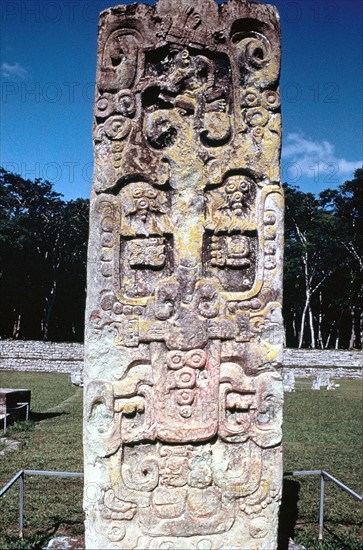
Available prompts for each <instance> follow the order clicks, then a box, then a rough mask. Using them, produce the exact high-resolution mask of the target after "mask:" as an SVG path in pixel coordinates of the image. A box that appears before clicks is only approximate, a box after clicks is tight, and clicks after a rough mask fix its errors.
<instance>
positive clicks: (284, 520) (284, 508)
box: [278, 478, 300, 550]
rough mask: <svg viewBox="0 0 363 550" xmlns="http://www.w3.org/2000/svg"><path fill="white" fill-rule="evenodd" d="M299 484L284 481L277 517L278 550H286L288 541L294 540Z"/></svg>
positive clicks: (287, 480)
mask: <svg viewBox="0 0 363 550" xmlns="http://www.w3.org/2000/svg"><path fill="white" fill-rule="evenodd" d="M299 492H300V483H299V482H298V481H294V480H292V479H286V478H285V479H284V480H283V486H282V500H281V507H280V515H279V530H278V537H279V544H278V550H287V549H288V547H289V539H290V538H291V539H294V535H295V526H296V522H297V518H298V505H297V503H298V501H299Z"/></svg>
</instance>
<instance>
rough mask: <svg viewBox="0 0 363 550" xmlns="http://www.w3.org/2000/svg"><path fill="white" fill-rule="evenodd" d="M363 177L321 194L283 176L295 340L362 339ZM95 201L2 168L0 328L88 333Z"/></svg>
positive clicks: (356, 342) (52, 335)
mask: <svg viewBox="0 0 363 550" xmlns="http://www.w3.org/2000/svg"><path fill="white" fill-rule="evenodd" d="M362 180H363V169H358V170H356V171H355V173H354V177H353V179H352V180H350V181H346V182H345V183H344V184H343V185H341V186H339V187H338V188H337V189H326V190H324V191H323V192H321V193H320V194H319V195H314V194H312V193H305V192H303V191H301V190H300V189H299V188H298V187H293V186H290V185H287V184H284V190H285V202H286V209H285V261H284V322H285V333H286V345H287V346H288V347H303V348H307V347H310V348H322V349H332V348H343V349H344V348H349V349H353V348H361V347H362V318H363V284H362V283H363V181H362ZM88 211H89V201H88V200H87V199H76V200H72V201H64V200H63V197H62V195H61V194H60V193H57V192H56V191H55V190H54V188H53V185H52V184H51V183H50V182H49V181H43V180H41V179H36V180H35V181H30V180H24V179H23V178H22V177H21V176H19V175H17V174H13V173H10V172H8V171H6V170H4V169H1V168H0V338H14V339H37V340H51V341H70V342H77V341H78V342H81V341H82V340H83V332H84V308H85V297H86V263H87V261H86V257H87V240H88Z"/></svg>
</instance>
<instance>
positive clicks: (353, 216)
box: [284, 169, 363, 348]
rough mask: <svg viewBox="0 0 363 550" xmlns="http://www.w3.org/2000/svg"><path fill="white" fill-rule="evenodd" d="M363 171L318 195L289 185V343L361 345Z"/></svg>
mask: <svg viewBox="0 0 363 550" xmlns="http://www.w3.org/2000/svg"><path fill="white" fill-rule="evenodd" d="M362 176H363V170H362V169H360V170H357V171H356V172H355V175H354V179H353V180H351V181H347V182H345V183H344V184H343V185H341V186H340V187H338V189H334V190H332V189H326V190H325V191H323V192H322V193H320V195H319V196H317V197H316V196H314V195H313V194H312V193H304V192H302V191H300V190H299V189H298V188H296V187H291V186H288V185H286V184H285V185H284V188H285V197H286V217H285V275H284V316H285V324H286V341H287V345H288V346H297V347H306V346H308V347H312V348H314V347H321V348H327V347H336V348H337V347H343V348H347V347H349V348H354V347H355V348H359V347H361V345H362V335H361V332H360V330H359V327H361V326H362V309H363V307H362V272H363V270H362V263H363V262H362V256H363V244H362V240H363V231H362V229H363V221H362V220H363V213H362V210H363V196H362V193H363V186H362Z"/></svg>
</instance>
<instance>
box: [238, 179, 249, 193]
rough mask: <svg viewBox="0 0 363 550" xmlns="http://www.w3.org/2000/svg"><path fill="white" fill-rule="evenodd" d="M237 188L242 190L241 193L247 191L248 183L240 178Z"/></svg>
mask: <svg viewBox="0 0 363 550" xmlns="http://www.w3.org/2000/svg"><path fill="white" fill-rule="evenodd" d="M239 189H240V191H242V193H247V191H249V190H250V184H249V183H248V181H246V180H242V181H241V183H240V184H239Z"/></svg>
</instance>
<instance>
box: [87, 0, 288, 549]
mask: <svg viewBox="0 0 363 550" xmlns="http://www.w3.org/2000/svg"><path fill="white" fill-rule="evenodd" d="M279 64H280V39H279V28H278V16H277V13H276V10H275V9H274V8H273V7H272V6H268V5H261V4H256V3H250V2H248V1H246V2H240V1H237V0H228V1H227V2H225V3H223V4H220V5H218V4H217V3H216V2H215V1H214V0H203V1H201V0H195V1H193V2H192V1H191V0H180V2H175V1H174V0H158V2H157V4H156V5H155V6H149V5H145V4H134V5H132V6H131V5H130V6H115V7H113V8H110V9H108V10H106V11H104V12H102V13H101V15H100V25H99V49H98V64H97V78H96V97H95V108H94V131H93V136H94V152H95V171H94V183H93V190H92V199H91V222H90V223H91V226H90V227H91V231H90V244H89V262H88V298H87V313H86V316H87V317H86V324H87V329H86V333H87V337H86V366H85V484H86V485H85V486H86V487H87V484H89V483H95V482H96V483H97V484H98V487H99V495H98V497H97V498H96V499H94V500H89V499H87V491H86V490H85V500H84V506H85V511H86V515H87V522H86V525H87V529H86V547H87V548H95V547H99V548H120V549H121V548H123V549H126V548H130V549H136V548H175V549H180V550H181V549H186V548H188V549H200V550H203V549H205V550H214V549H221V550H222V549H223V548H231V547H233V548H241V549H243V548H251V549H255V550H257V549H259V548H262V547H263V548H275V547H276V545H277V541H276V536H277V532H276V530H277V514H278V506H279V501H280V498H281V472H282V470H281V422H282V381H281V374H280V356H281V350H282V342H283V328H282V327H283V325H282V318H281V287H282V249H283V243H282V235H283V230H282V216H283V197H282V191H281V185H280V180H279V156H280V147H281V116H280V95H279V88H278V78H279Z"/></svg>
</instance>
